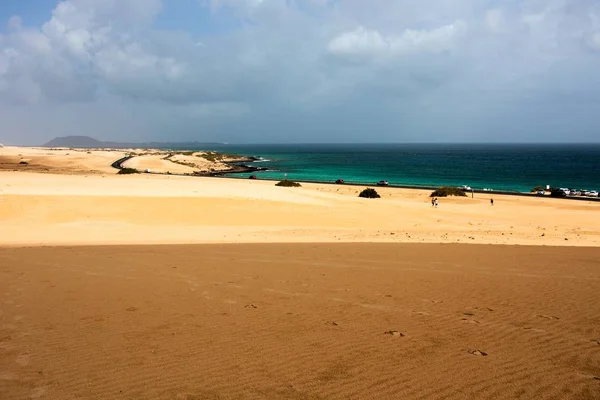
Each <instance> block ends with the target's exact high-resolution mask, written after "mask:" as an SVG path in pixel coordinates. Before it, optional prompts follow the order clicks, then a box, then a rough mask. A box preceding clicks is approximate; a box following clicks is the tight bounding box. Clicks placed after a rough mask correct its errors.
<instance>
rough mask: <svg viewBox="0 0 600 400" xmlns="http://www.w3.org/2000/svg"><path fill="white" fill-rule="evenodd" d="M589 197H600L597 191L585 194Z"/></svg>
mask: <svg viewBox="0 0 600 400" xmlns="http://www.w3.org/2000/svg"><path fill="white" fill-rule="evenodd" d="M585 195H586V196H587V197H598V192H596V191H595V190H590V191H589V192H587V193H586V194H585Z"/></svg>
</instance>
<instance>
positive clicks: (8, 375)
mask: <svg viewBox="0 0 600 400" xmlns="http://www.w3.org/2000/svg"><path fill="white" fill-rule="evenodd" d="M17 378H18V377H17V374H15V373H13V372H10V371H0V381H15V380H17Z"/></svg>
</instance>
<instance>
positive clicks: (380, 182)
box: [377, 181, 390, 186]
mask: <svg viewBox="0 0 600 400" xmlns="http://www.w3.org/2000/svg"><path fill="white" fill-rule="evenodd" d="M389 184H390V183H389V182H388V181H379V182H377V186H388V185H389Z"/></svg>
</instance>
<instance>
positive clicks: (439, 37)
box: [328, 21, 466, 56]
mask: <svg viewBox="0 0 600 400" xmlns="http://www.w3.org/2000/svg"><path fill="white" fill-rule="evenodd" d="M465 30H466V26H465V23H464V22H462V21H456V22H454V23H452V24H449V25H445V26H441V27H439V28H435V29H432V30H429V31H427V30H414V29H406V30H405V31H404V32H402V34H401V35H398V36H395V35H390V36H384V35H381V34H380V33H379V32H378V31H376V30H368V29H365V28H364V27H362V26H359V27H358V28H357V29H355V30H353V31H351V32H346V33H343V34H341V35H340V36H338V37H336V38H335V39H333V40H332V41H331V42H329V45H328V49H329V51H330V52H331V53H333V54H335V55H339V56H361V55H364V56H379V55H383V56H385V55H402V54H405V53H410V52H432V53H438V52H442V51H446V50H450V49H451V48H452V47H453V46H454V42H455V40H457V39H459V38H460V36H462V34H463V33H464V31H465Z"/></svg>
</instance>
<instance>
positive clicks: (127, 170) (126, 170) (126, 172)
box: [117, 168, 140, 175]
mask: <svg viewBox="0 0 600 400" xmlns="http://www.w3.org/2000/svg"><path fill="white" fill-rule="evenodd" d="M139 173H140V171H138V170H137V169H135V168H121V169H120V170H119V172H117V174H119V175H129V174H139Z"/></svg>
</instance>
